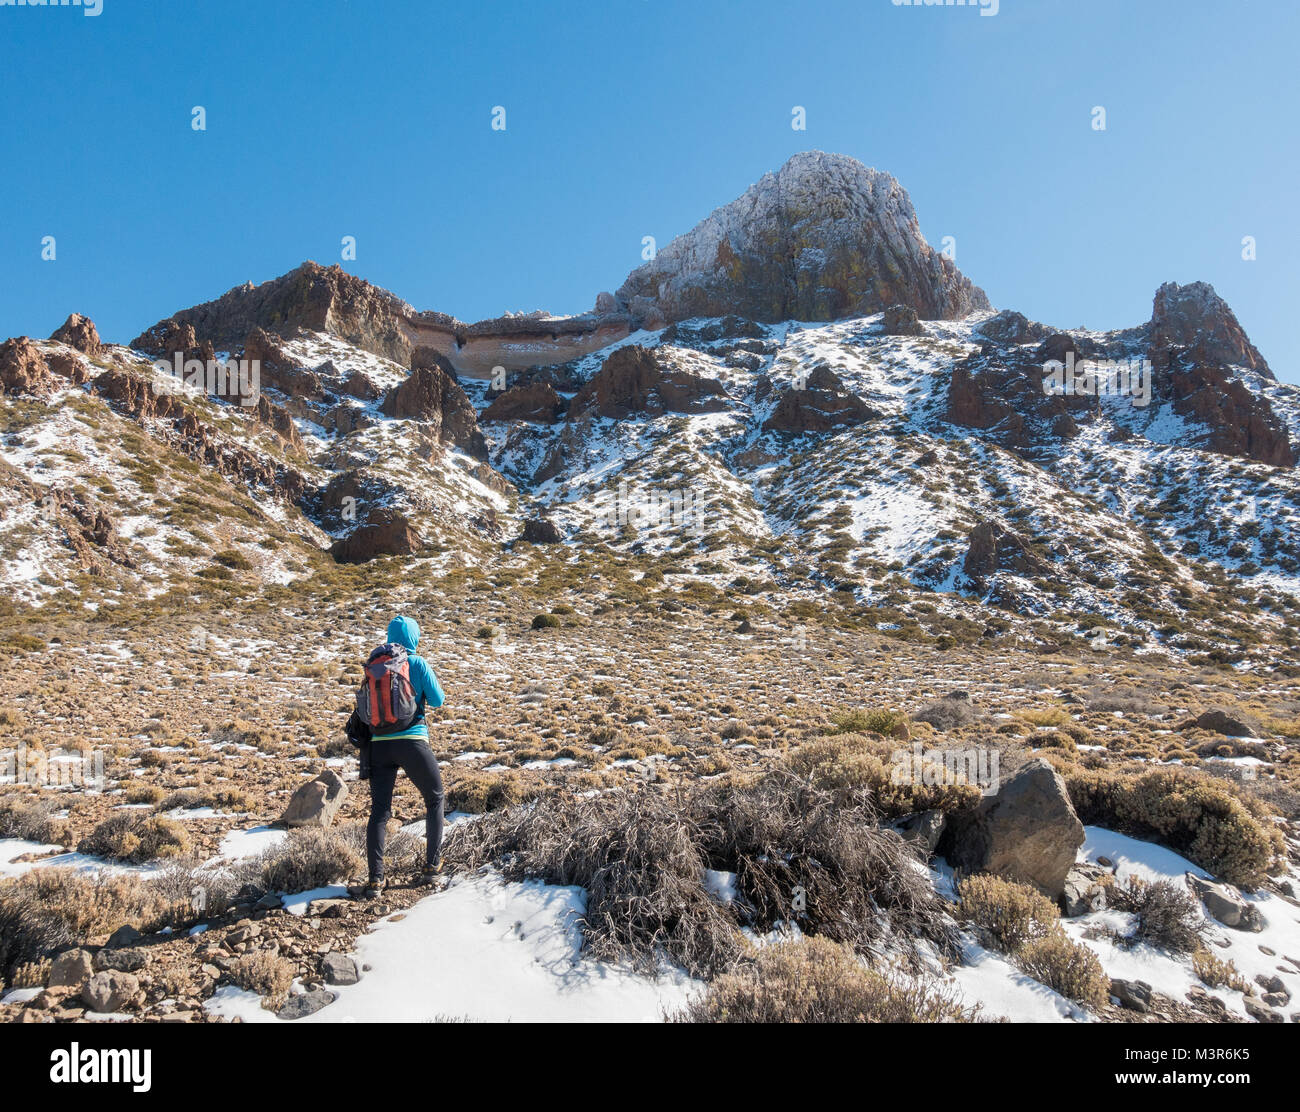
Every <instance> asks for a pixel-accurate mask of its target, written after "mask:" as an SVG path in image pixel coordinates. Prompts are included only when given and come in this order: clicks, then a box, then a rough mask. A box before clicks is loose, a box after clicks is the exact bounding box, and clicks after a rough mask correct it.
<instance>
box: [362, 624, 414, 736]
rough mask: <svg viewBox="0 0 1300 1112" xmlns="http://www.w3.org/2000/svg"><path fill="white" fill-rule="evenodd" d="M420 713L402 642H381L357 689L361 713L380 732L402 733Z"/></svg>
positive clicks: (363, 720)
mask: <svg viewBox="0 0 1300 1112" xmlns="http://www.w3.org/2000/svg"><path fill="white" fill-rule="evenodd" d="M419 713H420V701H419V699H417V698H416V695H415V689H414V688H413V687H412V686H411V663H410V659H409V658H408V657H407V655H406V650H405V649H404V648H403V647H402V646H401V645H394V644H387V645H380V646H379V647H378V648H376V649H375V650H374V651H373V652H372V653H371V654H370V659H369V660H367V661H366V678H365V680H364V681H362V684H361V686H360V687H359V688H358V689H357V714H358V716H359V717H360V718H361V721H362V722H364V723H365V724H366V725H367V726H369V727H370V729H371V731H372V732H373V733H376V734H398V733H401V732H402V731H403V730H407V729H409V728H410V726H411V723H412V722H414V721H415V719H416V716H417V715H418V714H419Z"/></svg>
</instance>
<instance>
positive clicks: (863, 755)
mask: <svg viewBox="0 0 1300 1112" xmlns="http://www.w3.org/2000/svg"><path fill="white" fill-rule="evenodd" d="M897 752H898V742H896V741H886V740H883V739H881V738H879V737H871V736H868V735H865V734H850V733H844V734H836V735H834V736H831V737H823V738H818V739H817V740H816V741H811V742H809V743H807V744H806V745H801V746H800V747H799V748H798V749H796V750H795V751H794V752H793V753H792V754H791V755H790V758H789V761H788V764H789V767H790V769H791V770H792V771H793V772H794V773H795V774H796V775H798V776H800V777H803V778H806V779H808V780H810V782H811V783H812V785H813V786H814V787H816V788H819V789H821V790H823V791H828V792H832V793H835V794H837V795H853V794H855V793H859V792H867V793H869V795H870V797H871V799H872V801H873V802H874V803H875V805H876V807H877V808H878V809H879V810H880V813H881V814H882V815H884V816H885V817H886V818H898V817H899V816H901V815H910V814H914V813H916V812H917V811H929V810H933V809H936V808H937V809H939V810H942V811H959V810H963V809H965V808H967V807H973V806H975V805H976V804H977V803H978V802H979V800H980V789H979V788H978V787H977V786H976V785H974V784H958V783H950V782H948V781H950V780H951V777H950V776H948V775H946V774H942V773H943V770H942V766H941V765H938V764H935V771H936V775H935V776H933V777H929V779H932V780H933V781H934V783H931V784H927V783H924V780H925V779H927V778H926V777H921V778H920V779H921V781H922V782H920V783H918V782H916V780H917V777H915V776H914V775H911V773H910V770H911V764H910V758H911V754H910V753H909V754H908V757H909V763H908V765H907V769H908V772H909V774H908V775H907V776H899V775H898V774H897V772H898V769H899V765H898V763H897V762H896V761H895V760H894V754H895V753H897ZM931 763H933V762H931Z"/></svg>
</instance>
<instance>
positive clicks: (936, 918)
mask: <svg viewBox="0 0 1300 1112" xmlns="http://www.w3.org/2000/svg"><path fill="white" fill-rule="evenodd" d="M689 806H690V809H691V812H692V814H693V816H694V818H695V822H696V823H697V825H698V827H699V830H700V836H701V838H702V840H703V844H704V848H705V850H706V852H707V854H708V857H709V859H710V860H711V861H712V862H713V863H714V865H713V867H714V868H720V869H726V870H728V871H730V872H734V873H736V886H737V890H738V892H739V894H740V896H741V898H742V900H743V904H744V906H745V907H746V908H748V909H749V921H748V924H747V925H749V926H752V927H755V928H759V929H770V928H771V927H773V926H775V925H776V924H778V923H781V922H783V921H786V920H788V919H791V918H793V917H794V916H793V914H792V910H791V898H792V893H794V892H795V890H796V889H801V890H802V891H803V893H804V903H805V905H806V907H805V910H804V912H803V913H802V915H801V916H800V917H799V925H800V927H801V928H802V929H804V930H805V931H807V932H808V933H812V934H823V935H826V936H827V937H830V938H832V939H834V940H836V941H838V942H848V943H851V944H853V946H854V947H855V948H857V949H858V950H859V951H860V952H868V951H870V950H872V949H873V948H876V947H878V946H880V945H883V944H884V943H885V941H886V939H887V938H888V939H890V940H891V941H894V942H897V943H900V944H902V945H903V946H904V947H910V946H911V944H912V941H913V939H915V938H918V937H919V938H926V939H929V940H930V941H932V942H933V943H935V944H936V945H937V946H939V947H940V948H941V949H945V950H946V949H947V948H949V947H950V946H951V944H952V942H953V937H954V936H953V932H952V930H951V927H950V925H949V924H948V922H947V917H946V916H945V914H944V910H943V908H944V905H943V901H942V900H940V899H939V897H938V896H936V895H935V892H934V889H933V887H932V885H931V884H930V881H929V877H928V875H927V874H926V873H925V872H924V871H923V870H921V869H919V868H918V867H917V859H916V856H915V851H914V850H913V849H912V848H911V846H909V845H908V844H907V843H906V842H904V841H903V840H902V839H901V838H900V837H899V836H898V835H897V834H896V833H895V832H894V831H892V830H885V829H882V828H881V827H880V826H879V812H878V810H877V808H876V806H875V804H874V802H873V801H872V799H871V798H870V797H869V795H868V794H867V793H865V792H858V793H855V794H854V793H843V792H840V793H831V792H829V791H826V790H823V789H819V788H817V787H816V786H814V785H812V784H809V783H807V782H806V781H805V780H803V779H802V778H800V777H798V776H796V775H792V774H791V773H790V772H788V771H786V770H784V769H778V770H774V771H772V772H770V773H768V774H766V775H765V776H763V777H761V778H759V779H758V780H755V781H753V782H749V781H744V780H730V781H719V782H716V783H711V784H706V785H704V786H703V787H701V788H699V789H697V790H696V791H695V793H694V794H693V796H692V797H691V800H690V802H689ZM894 935H896V937H892V938H891V936H894Z"/></svg>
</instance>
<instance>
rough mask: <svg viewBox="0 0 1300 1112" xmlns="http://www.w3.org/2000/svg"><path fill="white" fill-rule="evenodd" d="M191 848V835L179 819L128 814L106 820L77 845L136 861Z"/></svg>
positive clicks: (101, 854)
mask: <svg viewBox="0 0 1300 1112" xmlns="http://www.w3.org/2000/svg"><path fill="white" fill-rule="evenodd" d="M189 850H190V838H189V835H188V834H186V833H185V828H184V827H183V826H182V825H181V824H180V823H179V822H176V821H174V820H173V819H168V818H164V817H163V816H161V815H149V816H142V815H137V814H129V813H128V814H120V815H113V816H112V817H110V818H107V819H105V820H104V821H103V822H101V823H100V824H99V825H98V826H97V827H95V829H94V830H92V831H91V832H90V833H89V834H88V835H86V837H84V838H82V839H81V841H80V843H78V845H77V852H78V853H86V854H90V855H91V856H93V857H107V858H109V859H110V860H113V861H131V862H135V863H136V864H143V863H144V862H146V861H153V860H156V859H157V858H160V857H181V856H184V855H185V854H187V853H189Z"/></svg>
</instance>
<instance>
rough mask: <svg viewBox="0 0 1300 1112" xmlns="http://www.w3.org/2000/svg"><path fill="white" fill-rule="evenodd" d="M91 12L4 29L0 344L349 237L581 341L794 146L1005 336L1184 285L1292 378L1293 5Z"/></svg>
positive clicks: (443, 298)
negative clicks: (853, 186)
mask: <svg viewBox="0 0 1300 1112" xmlns="http://www.w3.org/2000/svg"><path fill="white" fill-rule="evenodd" d="M102 2H103V12H102V14H101V15H99V16H97V17H87V16H85V15H84V14H83V13H82V12H81V11H80V10H78V9H76V8H60V9H44V8H15V7H0V42H3V44H4V51H3V54H4V59H5V64H4V66H3V68H0V93H2V94H3V105H4V108H3V111H2V112H0V154H2V155H3V165H4V173H3V176H2V177H0V206H2V208H0V211H3V214H4V217H3V220H2V221H0V337H3V336H8V335H13V334H19V333H27V334H31V335H40V336H45V335H48V334H49V333H50V332H51V331H53V329H54V328H56V327H57V326H58V325H59V324H60V323H61V322H62V321H63V319H64V317H65V316H66V315H67V313H68V312H70V311H72V310H76V311H79V312H83V313H86V314H88V315H89V316H91V317H93V318H94V319H95V320H96V322H97V323H98V324H99V327H100V331H101V333H102V334H103V335H104V336H105V337H106V338H107V339H112V340H117V341H123V342H125V341H128V340H130V339H131V338H132V337H133V336H135V335H136V334H137V333H138V332H139V331H141V330H142V329H143V328H145V327H146V326H147V325H149V324H152V323H153V322H154V321H155V320H157V319H159V318H161V317H164V316H167V315H168V314H170V313H172V312H173V311H175V310H177V309H180V308H183V307H185V306H188V305H191V304H193V303H195V302H198V301H202V300H206V299H208V298H211V297H214V296H217V295H218V294H220V293H222V292H224V291H225V290H226V289H228V288H229V287H231V286H233V285H236V284H238V283H240V282H243V281H246V280H249V279H251V280H253V281H263V280H265V279H267V278H271V277H273V276H275V275H277V274H281V273H283V272H284V271H287V270H289V269H291V268H292V267H294V266H296V265H297V264H298V263H300V262H301V261H302V260H303V259H306V258H313V259H316V260H317V261H318V262H322V263H331V262H338V261H340V254H339V253H340V240H341V238H342V237H343V236H345V235H352V236H355V237H356V238H357V259H356V261H355V262H348V263H346V264H345V265H346V267H347V269H349V270H351V271H353V272H355V273H357V274H360V275H361V276H363V277H365V278H367V279H369V280H370V281H372V282H375V283H377V284H379V285H381V286H385V287H387V288H389V289H391V290H393V291H394V292H396V293H397V294H399V295H400V296H401V297H403V298H405V299H406V300H407V301H409V302H411V303H412V304H413V305H415V306H416V307H417V308H421V309H440V310H443V311H445V312H449V313H452V314H455V315H456V316H458V317H460V318H462V319H465V320H475V319H478V318H480V317H486V316H495V315H497V314H499V313H501V312H504V311H506V310H522V311H526V310H531V309H537V308H544V309H548V310H551V311H553V312H581V311H583V310H585V309H587V308H589V307H590V306H591V305H592V304H593V302H594V300H595V296H596V294H597V292H599V291H600V290H602V289H612V288H614V287H616V286H618V284H619V283H620V282H621V281H622V279H623V277H624V276H625V275H626V273H627V272H628V271H629V270H630V269H631V268H632V267H634V266H636V265H637V264H638V263H639V262H640V261H641V260H640V250H641V237H642V236H644V235H654V236H656V237H657V239H658V241H659V243H660V244H661V245H663V244H666V243H667V242H668V240H669V239H671V238H672V237H673V236H674V235H676V234H678V233H681V232H683V231H686V230H687V229H689V228H690V227H691V226H692V225H693V224H694V223H695V222H697V221H698V220H700V219H701V218H703V217H704V216H705V215H707V213H708V212H709V211H711V210H712V209H713V208H714V207H716V206H718V205H720V204H723V203H725V202H726V201H728V200H730V199H732V198H733V197H735V196H737V195H739V194H740V193H741V192H743V191H744V189H745V188H746V187H747V186H748V185H749V184H750V183H751V182H753V181H754V180H756V179H757V178H758V177H759V176H760V175H761V174H762V173H763V172H764V171H766V170H771V169H775V168H776V167H778V166H779V165H780V164H781V163H782V162H783V161H784V160H785V159H786V158H787V157H788V156H789V155H790V154H792V153H793V152H795V151H797V150H801V149H806V148H820V149H822V150H828V151H836V152H842V153H845V154H849V155H852V156H854V157H856V158H859V159H861V160H862V161H863V162H866V163H867V164H868V165H871V166H875V167H877V168H880V169H884V170H888V171H890V172H891V173H893V174H894V175H896V176H897V177H898V178H899V180H900V181H901V182H902V183H903V185H904V186H905V187H906V188H907V189H908V190H909V191H910V192H911V195H912V198H913V200H914V201H915V203H916V206H917V210H918V212H919V213H920V217H921V226H922V230H923V231H924V233H925V234H926V236H927V238H928V239H929V240H930V241H931V242H932V243H935V244H938V242H939V240H940V239H941V238H942V237H943V236H946V235H952V236H955V237H956V239H957V263H958V265H959V266H960V267H961V269H962V270H963V271H965V273H966V274H968V275H969V276H970V277H971V278H972V279H974V280H975V281H976V282H978V283H979V284H980V285H982V286H983V287H984V288H985V289H986V290H987V291H988V294H989V296H990V298H991V299H992V301H993V303H994V304H995V305H997V306H999V307H1003V308H1015V309H1019V310H1021V311H1022V312H1024V313H1026V314H1028V315H1029V316H1031V317H1034V318H1036V319H1039V320H1043V321H1046V322H1048V323H1050V324H1055V325H1058V326H1062V327H1075V326H1080V325H1086V326H1088V327H1093V328H1111V327H1119V326H1124V325H1130V324H1137V323H1140V322H1142V321H1144V320H1146V319H1147V318H1148V317H1149V315H1150V308H1151V297H1152V294H1153V293H1154V291H1155V288H1156V287H1157V286H1158V285H1159V284H1160V283H1161V282H1162V281H1165V280H1168V279H1175V280H1177V281H1180V282H1190V281H1193V280H1197V279H1203V280H1206V281H1209V282H1211V283H1213V284H1214V286H1215V287H1216V288H1217V289H1218V291H1219V292H1220V293H1221V294H1222V295H1223V296H1224V297H1225V298H1226V299H1227V300H1228V302H1229V304H1231V305H1232V306H1233V308H1234V309H1235V310H1236V312H1237V314H1238V316H1239V317H1240V318H1241V321H1242V323H1243V324H1244V325H1245V327H1246V329H1247V330H1248V332H1249V333H1250V335H1251V337H1252V339H1253V340H1254V341H1255V343H1256V344H1257V346H1258V347H1259V348H1260V350H1261V351H1262V352H1263V354H1264V356H1265V357H1266V358H1267V359H1268V360H1269V361H1270V362H1271V363H1272V365H1273V367H1274V369H1275V371H1276V372H1277V373H1278V375H1279V377H1281V378H1283V379H1286V380H1288V381H1293V382H1294V381H1300V345H1297V342H1296V339H1295V319H1294V318H1295V314H1296V302H1297V294H1298V293H1300V282H1297V279H1296V276H1295V274H1296V255H1297V251H1296V249H1297V244H1298V243H1300V218H1298V217H1297V212H1296V198H1297V196H1298V195H1300V188H1298V185H1300V143H1298V142H1297V126H1298V125H1297V112H1298V110H1300V77H1297V70H1296V64H1295V49H1296V44H1297V42H1300V14H1298V6H1297V5H1296V4H1295V3H1294V2H1292V0H1275V2H1270V0H1232V2H1231V3H1228V2H1225V0H1142V2H1140V3H1139V2H1135V0H1089V2H1087V3H1083V2H1080V0H1001V2H1000V10H999V12H998V14H997V15H996V16H993V17H987V16H982V15H980V14H979V10H978V9H974V8H927V7H915V8H911V7H896V6H894V4H893V3H892V0H834V2H827V3H817V2H815V0H812V2H802V3H777V2H770V0H747V2H746V3H743V4H742V3H736V2H729V3H722V2H715V0H690V2H678V0H604V2H603V3H558V2H546V0H531V2H517V0H516V2H505V0H502V2H492V0H477V2H457V0H446V2H441V0H425V2H409V3H401V2H397V0H368V2H364V3H363V2H361V0H353V2H347V0H219V2H212V3H191V2H183V0H102ZM195 105H202V106H204V107H205V108H206V111H207V131H206V132H195V131H194V130H192V128H191V109H192V108H193V107H194V106H195ZM496 105H502V106H504V107H505V108H506V113H507V114H506V124H507V126H506V130H505V131H504V132H502V131H494V130H492V128H491V126H490V123H491V113H492V109H493V107H494V106H496ZM795 105H801V106H803V107H804V108H805V109H806V111H807V130H806V131H802V132H799V131H794V130H792V129H791V126H790V120H791V109H792V107H793V106H795ZM1097 105H1101V106H1104V107H1105V108H1106V110H1107V130H1106V131H1104V132H1098V131H1095V130H1094V129H1093V127H1092V117H1091V112H1092V109H1093V107H1094V106H1097ZM47 235H53V236H55V237H56V242H57V256H58V257H57V260H56V261H55V262H44V261H42V260H41V257H40V254H41V240H42V237H44V236H47ZM1247 235H1250V236H1254V237H1255V238H1256V241H1257V244H1258V247H1257V252H1258V258H1257V260H1256V261H1254V262H1245V261H1243V260H1242V258H1241V250H1242V249H1241V240H1242V237H1243V236H1247Z"/></svg>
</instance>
